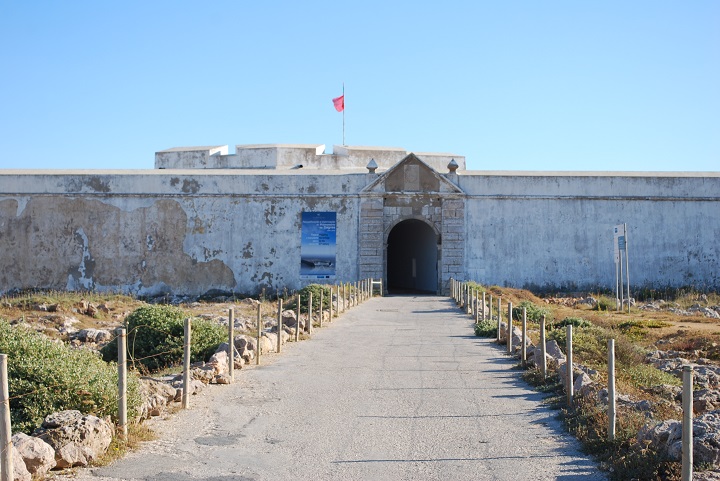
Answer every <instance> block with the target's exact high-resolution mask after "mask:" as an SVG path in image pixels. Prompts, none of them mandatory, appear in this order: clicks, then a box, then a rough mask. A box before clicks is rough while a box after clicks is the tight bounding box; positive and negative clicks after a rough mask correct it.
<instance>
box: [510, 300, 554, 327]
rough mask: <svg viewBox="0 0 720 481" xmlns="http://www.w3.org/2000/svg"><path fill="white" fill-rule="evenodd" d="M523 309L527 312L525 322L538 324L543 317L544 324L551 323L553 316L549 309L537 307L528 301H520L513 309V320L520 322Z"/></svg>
mask: <svg viewBox="0 0 720 481" xmlns="http://www.w3.org/2000/svg"><path fill="white" fill-rule="evenodd" d="M523 307H524V308H525V309H526V310H527V320H528V321H530V322H535V323H539V322H540V321H541V320H542V316H545V322H551V321H552V320H553V314H552V311H551V310H550V308H548V307H540V306H537V305H535V304H533V303H532V302H530V301H521V302H520V304H518V305H517V306H515V307H513V310H512V314H513V319H516V320H518V321H522V313H523Z"/></svg>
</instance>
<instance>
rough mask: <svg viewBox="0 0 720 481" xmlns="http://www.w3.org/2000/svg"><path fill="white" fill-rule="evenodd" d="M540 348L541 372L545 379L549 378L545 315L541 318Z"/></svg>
mask: <svg viewBox="0 0 720 481" xmlns="http://www.w3.org/2000/svg"><path fill="white" fill-rule="evenodd" d="M540 349H541V352H540V354H541V357H542V359H541V360H540V372H542V376H543V379H547V340H546V339H545V316H544V315H543V316H542V319H541V320H540Z"/></svg>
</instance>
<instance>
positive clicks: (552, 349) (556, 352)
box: [545, 340, 565, 361]
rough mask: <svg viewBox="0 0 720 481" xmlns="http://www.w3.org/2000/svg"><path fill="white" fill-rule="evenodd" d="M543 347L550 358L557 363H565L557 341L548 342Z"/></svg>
mask: <svg viewBox="0 0 720 481" xmlns="http://www.w3.org/2000/svg"><path fill="white" fill-rule="evenodd" d="M545 346H546V347H545V351H546V352H547V354H548V355H549V356H550V357H552V358H553V359H556V360H558V361H565V354H563V352H562V350H561V349H560V346H559V345H558V343H557V341H555V340H552V341H548V342H546V343H545Z"/></svg>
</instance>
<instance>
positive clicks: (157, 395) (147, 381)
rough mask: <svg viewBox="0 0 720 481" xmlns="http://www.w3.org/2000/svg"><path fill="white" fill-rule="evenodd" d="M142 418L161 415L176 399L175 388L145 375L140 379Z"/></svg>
mask: <svg viewBox="0 0 720 481" xmlns="http://www.w3.org/2000/svg"><path fill="white" fill-rule="evenodd" d="M140 397H141V399H142V405H141V406H140V419H147V418H149V417H152V416H159V415H160V414H161V413H162V411H163V410H164V409H165V407H166V406H167V405H168V404H169V403H171V402H173V401H174V400H175V389H174V388H173V387H172V386H170V385H169V384H167V383H164V382H161V381H157V380H155V379H152V378H149V377H144V378H141V379H140Z"/></svg>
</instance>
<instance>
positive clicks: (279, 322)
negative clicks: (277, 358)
mask: <svg viewBox="0 0 720 481" xmlns="http://www.w3.org/2000/svg"><path fill="white" fill-rule="evenodd" d="M282 306H283V301H282V299H280V298H279V297H278V314H277V316H278V317H277V352H278V354H279V353H280V350H281V349H282V347H281V344H282V330H283V325H282Z"/></svg>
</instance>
